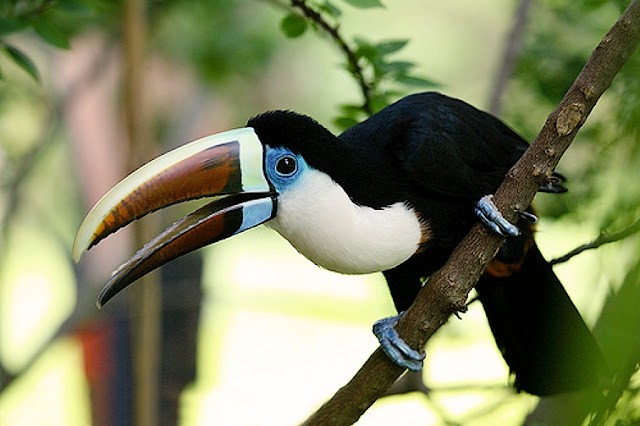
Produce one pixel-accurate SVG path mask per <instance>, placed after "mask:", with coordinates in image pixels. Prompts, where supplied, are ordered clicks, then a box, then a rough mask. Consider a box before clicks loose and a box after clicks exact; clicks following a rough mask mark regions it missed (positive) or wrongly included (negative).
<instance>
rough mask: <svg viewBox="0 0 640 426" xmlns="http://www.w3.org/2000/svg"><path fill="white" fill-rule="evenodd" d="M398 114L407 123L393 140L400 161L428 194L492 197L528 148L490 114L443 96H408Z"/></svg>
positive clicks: (398, 107)
mask: <svg viewBox="0 0 640 426" xmlns="http://www.w3.org/2000/svg"><path fill="white" fill-rule="evenodd" d="M397 109H398V113H400V114H402V115H403V116H405V117H406V120H405V121H404V125H403V126H402V127H403V128H401V129H398V130H399V131H400V132H402V133H404V134H403V135H398V136H397V137H395V138H394V141H395V146H396V150H397V155H398V158H400V159H402V161H403V165H404V169H405V171H406V173H407V174H408V175H409V176H410V178H411V180H412V182H413V183H414V184H415V185H416V186H418V187H419V188H421V189H422V190H424V191H426V192H427V193H434V194H438V195H443V196H447V197H456V198H467V199H468V198H472V199H474V200H477V199H478V198H480V197H482V196H483V195H486V194H489V193H493V192H495V190H496V189H497V188H498V186H499V185H500V183H501V182H502V180H503V179H504V176H505V174H506V173H507V172H508V171H509V169H510V168H511V167H512V166H513V165H514V164H515V162H516V161H517V160H518V159H519V158H520V156H521V155H522V154H523V153H524V151H525V150H526V149H527V147H528V144H527V142H526V141H525V140H524V139H522V138H521V137H520V136H519V135H518V134H516V133H515V132H514V131H513V130H511V129H510V128H509V127H507V126H506V125H505V124H504V123H503V122H502V121H500V120H498V119H497V118H495V117H494V116H492V115H491V114H488V113H486V112H483V111H480V110H478V109H476V108H474V107H472V106H471V105H469V104H467V103H465V102H463V101H460V100H457V99H453V98H449V97H446V96H444V95H440V94H437V93H425V94H420V95H415V96H410V97H407V98H405V99H403V100H402V101H400V102H399V103H398V104H397Z"/></svg>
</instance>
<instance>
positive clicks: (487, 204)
mask: <svg viewBox="0 0 640 426" xmlns="http://www.w3.org/2000/svg"><path fill="white" fill-rule="evenodd" d="M492 198H493V195H485V196H484V197H482V198H480V199H479V200H478V202H477V203H476V208H475V213H476V216H478V218H479V219H480V220H481V221H482V223H484V224H485V225H487V226H488V227H489V229H491V230H492V231H493V232H495V233H497V234H499V235H502V236H503V237H517V236H518V235H520V230H519V229H518V227H517V226H515V225H513V224H512V223H511V222H509V221H508V220H507V219H505V218H504V216H502V213H500V211H499V210H498V208H497V207H496V205H495V204H494V203H493V201H492Z"/></svg>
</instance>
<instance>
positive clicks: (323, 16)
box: [281, 0, 437, 129]
mask: <svg viewBox="0 0 640 426" xmlns="http://www.w3.org/2000/svg"><path fill="white" fill-rule="evenodd" d="M344 3H347V4H349V5H351V6H353V7H357V8H360V9H370V8H380V7H383V5H382V3H381V2H380V1H378V0H344ZM291 7H292V8H293V9H294V10H298V11H300V12H301V13H302V14H301V15H298V14H296V13H294V12H291V13H289V14H287V15H286V16H285V17H284V18H283V20H282V23H281V29H282V31H283V32H284V34H285V35H286V36H287V37H299V36H301V35H303V34H304V33H305V30H306V27H307V25H306V24H303V21H304V22H307V21H308V23H309V24H310V25H311V27H312V28H314V29H315V30H316V31H317V32H320V33H325V34H328V35H329V36H330V37H331V38H332V39H333V41H335V42H336V44H337V46H338V47H339V48H340V49H341V50H342V52H343V53H344V56H345V63H344V64H343V66H344V68H345V69H346V70H347V71H348V72H349V73H350V74H351V76H353V78H354V80H355V81H356V82H358V83H359V85H360V89H361V92H362V97H363V101H362V103H342V104H340V105H339V110H340V115H339V116H338V117H336V118H335V119H334V124H335V125H336V126H337V127H338V128H341V129H346V128H349V127H351V126H352V125H354V124H356V123H358V122H360V121H362V120H363V119H365V118H367V117H368V116H369V115H371V114H374V113H376V112H378V111H379V110H381V109H382V108H384V107H386V106H387V105H389V104H390V103H391V102H393V101H394V100H395V99H397V98H399V97H401V96H402V95H404V94H406V93H407V91H409V90H415V89H430V88H434V87H437V83H435V82H434V81H433V80H430V79H428V78H425V77H422V76H418V75H414V74H413V68H414V66H415V63H414V62H412V61H408V60H398V59H395V58H394V56H395V55H396V54H397V53H400V52H401V51H402V49H403V48H404V47H405V46H406V45H407V44H408V43H409V39H402V40H383V41H377V42H374V41H372V40H370V39H369V38H368V37H364V36H356V37H354V38H353V40H345V39H344V38H343V37H342V35H341V34H340V32H339V28H340V17H341V16H342V9H341V8H340V6H337V5H336V4H335V3H331V2H329V1H314V0H309V1H306V0H292V1H291Z"/></svg>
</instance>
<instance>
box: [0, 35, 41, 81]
mask: <svg viewBox="0 0 640 426" xmlns="http://www.w3.org/2000/svg"><path fill="white" fill-rule="evenodd" d="M4 50H5V52H7V54H8V55H9V56H10V57H11V59H13V62H15V63H16V64H17V65H18V66H19V67H20V68H22V69H23V70H24V71H26V72H27V74H29V75H30V76H31V77H33V78H34V80H36V81H38V80H40V76H39V75H38V69H37V68H36V65H35V64H34V63H33V61H32V60H31V59H29V57H28V56H27V55H25V54H24V53H22V51H21V50H20V49H18V48H16V47H13V46H11V45H9V44H6V43H5V45H4Z"/></svg>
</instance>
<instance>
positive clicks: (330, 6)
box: [318, 0, 342, 18]
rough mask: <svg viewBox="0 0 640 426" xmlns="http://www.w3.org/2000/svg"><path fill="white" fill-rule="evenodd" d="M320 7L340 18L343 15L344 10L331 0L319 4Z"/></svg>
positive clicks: (330, 14) (332, 15)
mask: <svg viewBox="0 0 640 426" xmlns="http://www.w3.org/2000/svg"><path fill="white" fill-rule="evenodd" d="M318 8H319V9H320V10H322V11H323V12H325V13H326V14H328V15H329V16H331V17H333V18H339V17H340V16H341V15H342V10H340V9H339V8H338V7H337V6H336V5H334V4H333V3H331V2H330V1H329V0H327V1H325V2H324V3H323V4H321V5H319V6H318Z"/></svg>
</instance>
